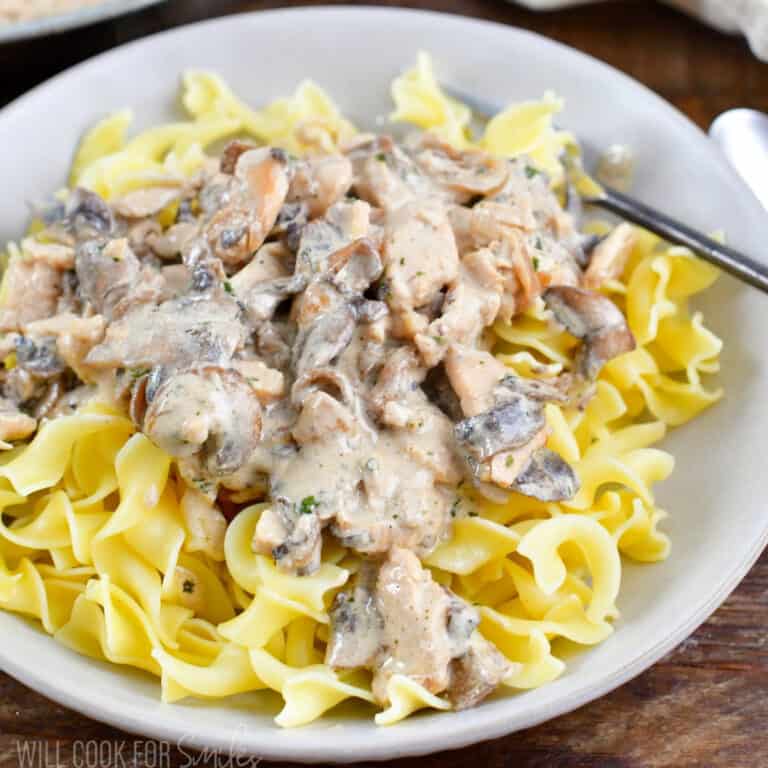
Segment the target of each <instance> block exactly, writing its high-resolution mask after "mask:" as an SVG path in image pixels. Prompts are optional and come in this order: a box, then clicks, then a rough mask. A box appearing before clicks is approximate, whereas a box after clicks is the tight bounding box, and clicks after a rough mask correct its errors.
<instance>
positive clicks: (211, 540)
mask: <svg viewBox="0 0 768 768" xmlns="http://www.w3.org/2000/svg"><path fill="white" fill-rule="evenodd" d="M180 508H181V514H182V516H183V518H184V527H185V528H186V529H187V539H186V541H185V544H184V546H185V548H186V550H187V552H202V553H203V554H205V555H207V556H208V557H210V558H211V560H216V561H217V562H222V561H223V560H224V534H225V533H226V531H227V521H226V518H225V517H224V515H223V514H222V513H221V512H220V511H219V510H218V509H217V508H216V507H215V506H214V505H213V503H212V502H211V500H210V499H209V498H208V497H207V496H205V495H203V494H202V493H199V492H198V491H196V490H194V488H187V489H186V490H185V491H184V495H183V496H182V497H181V504H180Z"/></svg>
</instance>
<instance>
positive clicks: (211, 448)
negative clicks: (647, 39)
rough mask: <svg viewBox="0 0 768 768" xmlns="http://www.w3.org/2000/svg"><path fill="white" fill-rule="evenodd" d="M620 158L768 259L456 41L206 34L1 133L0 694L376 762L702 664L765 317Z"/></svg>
mask: <svg viewBox="0 0 768 768" xmlns="http://www.w3.org/2000/svg"><path fill="white" fill-rule="evenodd" d="M457 40H461V41H462V44H461V46H460V47H457V45H456V41H457ZM457 49H460V50H461V53H460V54H458V53H457ZM296 51H300V55H297V54H296ZM342 51H343V52H344V53H343V55H340V52H342ZM267 74H268V75H269V76H268V77H267V76H266V75H267ZM441 82H445V83H450V84H452V85H453V86H455V88H456V89H458V90H461V91H463V92H466V93H472V94H476V95H477V97H478V100H481V101H484V102H485V103H495V104H498V105H499V110H498V113H497V114H495V115H493V116H486V117H487V119H485V120H484V121H479V120H477V119H475V118H473V115H472V114H471V112H470V110H469V109H468V108H467V107H466V105H463V104H461V103H460V102H458V101H456V100H454V99H452V98H450V97H448V96H447V95H446V94H445V93H444V92H443V90H442V88H441V86H440V83H441ZM52 114H55V115H56V119H55V121H53V120H51V115H52ZM617 142H620V143H621V144H624V145H629V146H631V147H632V148H633V149H634V153H635V156H636V171H635V177H634V187H633V189H634V192H635V193H636V194H637V195H638V196H639V197H640V198H642V199H644V200H647V201H648V202H649V203H653V204H655V205H656V206H657V207H663V208H664V210H666V211H668V212H669V213H670V214H672V215H675V216H677V217H678V218H681V219H684V220H686V221H687V222H690V223H691V224H692V225H694V226H697V227H699V228H701V229H703V230H707V231H712V232H720V233H722V235H723V236H724V237H727V238H729V239H730V240H733V241H735V242H736V244H737V245H739V246H741V247H743V248H744V249H745V250H748V251H752V252H754V253H756V254H759V253H760V247H759V246H760V245H761V244H762V243H763V242H764V241H765V239H766V235H767V234H768V225H766V222H765V219H764V213H763V212H762V211H761V210H760V208H759V205H758V204H757V202H756V201H755V200H754V199H753V198H752V197H751V195H750V194H749V192H748V191H747V190H746V189H745V188H744V187H743V186H742V184H741V183H740V181H739V180H738V179H737V178H736V177H735V176H734V175H733V173H732V172H731V171H730V170H729V168H728V167H727V166H726V164H725V163H724V162H723V161H722V160H721V159H720V157H719V156H718V155H717V153H716V151H715V150H714V148H713V147H712V146H711V145H710V144H709V142H708V141H707V139H706V137H705V136H704V135H703V134H702V133H701V132H699V131H698V129H696V128H695V127H694V126H693V125H692V124H690V123H689V122H688V121H687V120H686V119H685V118H684V117H683V116H681V115H680V114H678V113H677V112H676V111H675V110H674V109H673V108H672V107H670V106H669V105H667V104H665V103H664V102H663V101H661V100H660V99H659V98H658V97H656V96H655V95H654V94H652V93H651V92H649V91H648V90H646V89H645V88H643V87H642V86H640V85H639V84H637V83H635V82H633V81H632V80H630V79H628V78H627V77H625V76H624V75H622V74H620V73H618V72H616V71H614V70H612V69H611V68H609V67H607V66H605V65H603V64H601V63H599V62H597V61H595V60H593V59H590V58H588V57H586V56H584V55H582V54H580V53H577V52H575V51H573V50H570V49H568V48H566V47H564V46H561V45H559V44H556V43H554V42H551V41H548V40H546V39H543V38H541V37H538V36H536V35H532V34H529V33H527V32H523V31H520V30H515V29H511V28H506V27H503V26H499V25H494V24H489V23H484V22H478V21H470V20H467V19H462V18H459V17H452V16H444V15H438V14H431V13H420V12H413V11H403V10H383V9H381V10H374V9H347V8H344V9H330V8H327V9H323V8H320V9H318V8H315V9H297V10H290V11H275V12H268V13H256V14H250V15H244V16H240V17H232V18H227V19H222V20H215V21H210V22H206V23H203V24H198V25H193V26H190V27H186V28H182V29H179V30H175V31H171V32H168V33H164V34H162V35H158V36H155V37H151V38H148V39H146V40H142V41H139V42H136V43H132V44H130V45H127V46H124V47H122V48H119V49H117V50H115V51H112V52H110V53H107V54H105V55H102V56H99V57H97V58H96V59H94V60H92V61H90V62H87V63H85V64H82V65H80V66H78V67H76V68H74V69H72V70H70V71H68V72H66V73H64V74H63V75H60V76H59V77H57V78H55V79H54V80H52V81H50V82H49V83H47V84H45V85H43V86H41V87H40V88H38V89H36V90H34V91H32V92H31V93H29V94H27V95H26V96H24V97H22V98H21V99H20V100H18V101H17V102H15V103H14V104H12V105H10V106H9V107H7V108H6V109H5V110H3V112H2V113H0V153H2V155H3V168H4V169H6V173H5V175H4V190H5V198H4V203H5V204H4V206H3V207H2V209H1V210H0V241H2V243H3V249H4V257H3V258H4V264H3V267H4V271H3V278H2V283H1V284H0V323H2V328H0V342H1V344H2V355H0V357H2V359H3V366H2V370H0V381H1V382H2V387H3V391H2V398H1V399H0V406H1V407H0V439H1V440H2V448H3V450H2V454H0V503H2V515H1V517H0V631H2V634H3V637H4V643H3V645H2V647H1V648H0V667H2V669H3V670H4V671H7V672H8V673H9V674H11V675H14V676H15V677H17V678H18V679H20V680H21V681H23V682H25V683H26V684H28V685H30V686H31V687H33V688H35V689H36V690H39V691H41V692H42V693H44V694H46V695H48V696H50V697H51V698H53V699H55V700H57V701H59V702H61V703H63V704H65V705H67V706H70V707H72V708H74V709H77V710H79V711H81V712H83V713H85V714H87V715H90V716H92V717H95V718H98V719H100V720H104V721H106V722H109V723H112V724H114V725H116V726H118V727H121V728H124V729H127V730H129V731H132V732H137V733H142V734H147V735H150V736H154V737H157V738H161V739H165V740H168V741H170V742H172V743H176V744H177V745H179V746H180V747H184V748H190V749H192V748H208V749H210V748H213V749H220V750H225V751H230V752H232V753H235V752H236V753H245V754H250V755H257V756H260V757H264V758H274V759H283V760H299V761H306V762H313V761H314V762H317V761H321V760H335V761H342V762H344V761H347V762H350V761H356V760H361V759H386V758H392V757H396V756H404V755H414V754H424V753H427V752H434V751H437V750H440V749H449V748H453V747H459V746H462V745H466V744H469V743H472V742H476V741H480V740H483V739H488V738H492V737H495V736H500V735H503V734H506V733H509V732H512V731H514V730H516V729H520V728H525V727H529V726H531V725H534V724H536V723H540V722H542V721H544V720H546V719H548V718H551V717H554V716H557V715H559V714H562V713H564V712H567V711H569V710H572V709H574V708H575V707H578V706H581V705H582V704H585V703H586V702H588V701H590V700H593V699H594V698H596V697H598V696H600V695H602V694H604V693H606V692H607V691H609V690H611V689H613V688H615V687H616V686H618V685H620V684H621V683H622V682H624V681H626V680H628V679H630V678H631V677H632V676H634V675H636V674H638V673H639V672H641V671H642V670H643V669H645V668H646V667H648V666H649V665H651V664H652V663H653V662H654V661H655V660H657V659H658V658H659V657H660V656H662V655H663V654H664V653H665V652H667V651H669V650H670V649H671V648H672V647H674V645H675V644H677V643H679V642H681V641H682V640H683V639H684V638H685V637H686V636H687V635H688V634H689V633H690V632H692V631H693V630H694V629H695V628H696V627H697V626H698V624H700V623H701V622H702V621H703V620H704V619H705V618H706V617H707V616H708V615H709V614H710V613H711V612H712V611H713V610H714V609H715V608H716V607H717V606H718V605H719V604H720V602H721V601H722V600H723V599H724V598H725V597H726V596H727V594H728V593H729V591H730V590H732V589H733V588H734V586H735V585H736V584H737V583H738V581H739V580H740V579H741V577H742V576H743V575H744V574H745V573H746V571H747V569H748V568H749V567H750V565H751V564H752V563H753V562H754V560H755V559H756V558H757V556H758V555H759V553H760V551H761V550H762V547H763V546H764V544H765V542H766V539H767V538H768V521H767V520H766V518H765V516H764V515H763V514H762V513H761V511H760V502H759V498H760V497H759V495H758V493H757V478H759V477H760V463H761V456H760V450H759V445H760V441H761V439H762V436H763V435H764V434H765V431H766V428H768V416H767V415H766V413H768V409H767V408H766V402H765V398H766V395H765V392H766V388H765V386H764V380H765V376H764V374H766V370H765V368H766V365H768V363H766V362H765V361H767V360H768V349H767V350H763V349H762V347H761V346H760V345H761V344H762V343H763V342H762V341H760V339H763V338H764V336H765V335H764V334H763V333H761V322H762V319H761V312H762V311H764V309H765V307H764V305H763V304H762V303H761V302H762V301H763V300H762V299H761V297H760V296H758V295H757V294H756V293H752V292H750V291H749V290H748V289H745V288H742V287H740V286H738V285H736V284H735V283H734V282H733V281H732V280H730V279H729V278H727V277H725V276H720V275H719V274H718V273H717V271H716V270H715V269H714V268H712V267H711V266H709V265H707V264H705V263H703V262H701V261H700V260H698V259H697V258H696V257H695V255H694V254H693V253H691V252H689V251H687V250H686V249H683V248H679V247H673V246H671V245H670V244H668V243H664V242H662V241H660V240H659V239H658V238H656V237H654V236H652V235H651V234H650V233H647V232H644V231H642V230H639V229H637V228H633V227H632V226H630V225H628V224H627V223H623V222H619V221H615V220H608V219H605V218H604V217H601V216H600V215H599V214H598V213H596V212H594V211H592V210H590V209H589V208H585V207H583V206H581V205H580V196H581V195H582V194H587V193H589V191H590V190H593V189H594V187H595V185H596V183H597V182H596V181H595V180H593V179H592V178H591V177H590V175H589V173H588V172H589V170H590V167H591V166H590V153H589V152H587V151H586V148H589V149H590V151H591V150H592V149H594V148H601V147H608V146H609V145H612V144H615V143H617ZM19 147H23V149H24V151H23V152H20V151H19ZM746 339H749V340H750V343H749V344H747V343H746ZM755 344H757V345H758V347H759V348H758V349H755V348H754V347H755ZM725 392H727V393H729V395H730V396H728V397H724V396H723V395H724V393H725ZM673 470H674V471H673Z"/></svg>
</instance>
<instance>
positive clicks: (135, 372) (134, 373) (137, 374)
mask: <svg viewBox="0 0 768 768" xmlns="http://www.w3.org/2000/svg"><path fill="white" fill-rule="evenodd" d="M128 373H129V374H130V376H131V378H132V379H134V380H136V379H140V378H141V377H142V376H146V375H147V374H148V373H149V368H131V369H129V371H128Z"/></svg>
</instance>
